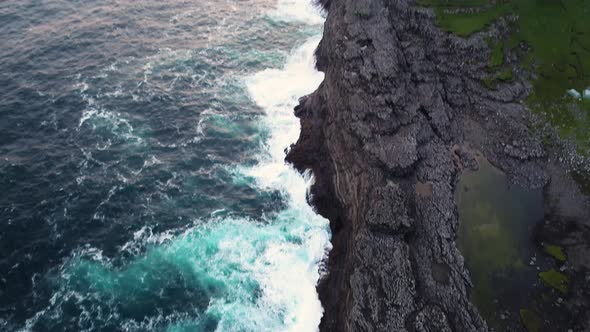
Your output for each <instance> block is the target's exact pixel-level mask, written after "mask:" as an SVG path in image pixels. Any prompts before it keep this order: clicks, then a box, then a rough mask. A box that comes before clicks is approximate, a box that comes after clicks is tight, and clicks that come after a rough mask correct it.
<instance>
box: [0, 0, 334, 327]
mask: <svg viewBox="0 0 590 332" xmlns="http://www.w3.org/2000/svg"><path fill="white" fill-rule="evenodd" d="M321 23H322V18H321V16H320V15H319V14H318V13H317V12H316V11H315V10H314V8H313V7H312V6H311V5H310V4H309V2H308V1H307V0H279V1H278V2H277V1H272V0H243V1H235V0H199V1H181V0H171V1H166V2H162V1H156V0H147V1H141V2H139V1H137V2H136V1H122V0H112V1H107V0H100V1H65V0H48V1H33V0H22V1H10V0H9V1H3V2H0V46H1V47H0V191H1V193H2V194H1V195H0V329H1V330H6V331H13V330H25V331H27V330H30V331H146V330H153V331H215V330H217V331H278V330H293V331H305V330H315V329H317V324H318V323H319V319H320V317H321V314H322V313H321V311H322V309H321V306H320V304H319V301H318V300H317V294H316V293H315V283H316V282H317V279H318V277H319V273H320V271H319V270H320V265H321V264H320V262H321V260H322V258H323V257H324V254H325V252H326V250H327V249H328V247H329V242H328V239H329V234H328V229H327V223H326V221H325V220H323V219H322V218H320V217H318V216H317V215H315V214H314V213H313V211H311V209H310V208H309V207H308V206H307V205H306V204H305V190H306V186H307V185H308V184H309V183H308V182H309V181H311V180H310V179H308V180H307V182H306V181H305V180H304V179H302V178H301V177H300V176H299V175H298V174H296V172H294V171H293V170H292V169H290V167H288V166H287V165H285V164H284V163H283V161H282V159H283V155H284V152H283V150H284V149H285V148H286V147H288V146H289V144H290V143H292V142H293V141H294V140H295V139H296V138H297V134H298V131H299V127H298V121H297V119H295V118H294V117H293V116H292V111H291V110H292V108H293V106H294V105H295V103H296V100H297V97H298V96H301V95H303V94H305V93H309V92H311V91H313V90H314V89H315V88H316V87H317V85H318V84H319V82H321V79H322V77H321V74H319V73H317V72H315V71H314V70H313V56H312V53H313V49H314V47H315V45H317V42H318V41H319V39H318V37H317V36H318V35H319V33H320V32H321Z"/></svg>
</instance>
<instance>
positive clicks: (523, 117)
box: [287, 0, 550, 332]
mask: <svg viewBox="0 0 590 332" xmlns="http://www.w3.org/2000/svg"><path fill="white" fill-rule="evenodd" d="M321 3H322V5H323V6H324V7H325V8H328V9H329V10H328V15H327V21H326V23H325V31H324V36H323V39H322V41H321V43H320V46H319V47H318V50H317V66H318V69H319V70H321V71H323V72H324V73H325V80H324V82H323V83H322V84H321V86H320V87H319V88H318V90H317V91H315V92H314V93H313V94H311V95H308V96H306V97H303V98H302V99H301V100H300V105H299V106H298V107H297V108H296V110H295V113H296V115H297V116H298V117H299V118H300V119H301V126H302V131H301V136H300V138H299V140H298V141H297V143H296V144H295V145H294V146H292V148H291V149H290V152H289V154H288V156H287V160H288V161H289V162H291V163H293V164H294V165H295V166H296V167H297V168H298V169H300V170H302V171H303V170H305V169H312V170H313V172H314V175H315V177H316V182H315V185H314V186H313V187H312V189H311V195H310V197H311V203H312V204H313V205H314V206H315V207H316V209H317V211H318V212H319V213H320V214H322V215H323V216H325V217H327V218H328V219H329V220H330V224H331V228H332V232H333V239H332V242H333V246H334V248H333V250H332V251H331V253H330V257H329V262H328V270H329V275H328V276H327V277H326V279H325V280H323V281H322V283H321V284H320V285H319V286H318V288H319V293H320V298H321V300H322V303H323V305H324V309H325V315H324V319H323V321H322V324H321V330H322V331H433V332H434V331H486V330H487V329H488V328H487V326H486V323H485V321H484V320H483V319H482V317H480V315H479V313H478V311H477V309H476V308H475V307H474V305H473V304H472V303H471V302H470V300H469V296H468V294H469V288H470V285H471V283H470V277H469V273H468V271H467V270H466V268H465V264H464V261H463V258H462V256H461V254H460V252H459V251H458V250H457V247H456V245H455V239H456V237H457V230H458V214H457V208H456V206H455V201H454V188H455V184H456V182H457V179H458V176H459V174H460V172H461V170H462V169H464V168H473V167H477V166H476V165H477V163H476V162H475V158H474V156H475V153H476V152H477V153H481V154H483V155H484V156H485V157H486V158H488V159H489V160H490V162H492V163H493V164H494V165H495V166H497V167H499V168H500V169H502V170H503V171H505V172H506V173H507V174H508V175H509V176H510V178H511V179H512V180H513V181H515V182H518V183H520V184H522V185H524V186H528V187H532V188H540V187H543V186H545V185H547V183H548V181H549V178H550V177H549V174H548V173H547V171H546V167H545V163H546V160H547V157H546V154H545V152H544V148H543V145H542V143H541V142H540V141H539V140H537V139H535V137H534V136H533V135H532V134H531V133H530V131H529V129H528V127H527V123H528V122H527V114H528V113H527V109H526V107H525V106H524V105H523V103H521V100H522V99H523V98H524V97H525V96H526V95H527V94H528V93H529V89H530V86H529V85H528V84H527V83H526V82H524V81H522V80H515V81H514V82H511V83H500V84H499V85H498V87H497V89H495V90H490V89H489V88H487V87H486V86H485V85H484V84H483V83H482V80H483V79H484V75H485V69H486V65H487V63H488V62H489V59H490V50H489V48H488V46H487V44H486V42H485V39H484V36H483V35H475V36H473V37H471V38H469V39H463V38H459V37H457V36H453V35H451V34H448V33H445V32H443V31H441V30H440V29H439V28H438V27H437V26H436V25H435V21H434V13H433V12H432V11H431V10H428V9H425V8H421V7H419V6H417V5H415V3H414V2H413V1H411V0H333V1H329V0H323V1H321Z"/></svg>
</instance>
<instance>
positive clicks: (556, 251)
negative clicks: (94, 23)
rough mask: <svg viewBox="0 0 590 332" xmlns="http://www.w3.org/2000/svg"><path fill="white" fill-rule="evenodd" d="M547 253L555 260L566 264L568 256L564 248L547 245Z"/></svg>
mask: <svg viewBox="0 0 590 332" xmlns="http://www.w3.org/2000/svg"><path fill="white" fill-rule="evenodd" d="M544 249H545V252H546V253H547V254H549V255H551V256H552V257H553V258H555V259H557V260H558V261H560V262H565V260H566V256H565V252H564V251H563V248H562V247H560V246H556V245H552V244H551V245H547V246H545V248H544Z"/></svg>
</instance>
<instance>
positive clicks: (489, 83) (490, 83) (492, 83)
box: [482, 77, 498, 90]
mask: <svg viewBox="0 0 590 332" xmlns="http://www.w3.org/2000/svg"><path fill="white" fill-rule="evenodd" d="M482 82H483V85H485V86H486V87H487V88H488V89H490V90H496V89H497V88H498V86H497V84H496V80H495V79H494V78H493V77H486V78H485V79H484V80H483V81H482Z"/></svg>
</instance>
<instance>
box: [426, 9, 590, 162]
mask: <svg viewBox="0 0 590 332" xmlns="http://www.w3.org/2000/svg"><path fill="white" fill-rule="evenodd" d="M418 3H419V4H420V5H423V6H429V7H433V8H434V9H435V11H436V14H437V20H438V23H439V25H440V26H441V27H442V28H443V29H445V30H447V31H449V32H452V33H455V34H457V35H459V36H462V37H468V36H470V35H472V34H473V33H475V32H478V31H481V30H483V29H485V28H486V27H487V26H489V25H490V24H491V23H493V22H494V21H495V20H497V19H498V18H500V17H502V16H506V15H511V16H513V17H518V20H516V22H514V23H513V29H512V34H511V36H510V37H509V38H508V39H507V40H501V41H493V40H489V41H488V43H489V44H490V48H491V50H492V52H491V59H490V68H496V70H497V71H499V72H500V73H501V74H492V75H491V76H492V77H491V78H490V80H491V82H490V81H484V82H483V83H484V84H486V85H487V86H488V87H493V86H494V82H495V81H497V80H502V79H503V78H507V77H508V75H507V73H506V72H502V71H503V70H504V71H505V70H506V69H505V68H503V67H502V65H503V64H504V61H503V60H504V59H503V55H504V51H505V49H507V50H514V51H516V47H517V45H519V43H521V42H524V43H526V45H528V47H529V48H530V52H529V53H528V54H524V55H522V56H521V60H522V63H521V64H522V66H523V67H525V68H533V69H534V72H535V74H536V75H535V78H534V79H533V80H532V82H533V87H534V89H533V93H532V94H531V95H530V96H529V98H528V99H527V103H528V105H529V107H530V108H531V109H532V110H533V111H535V112H536V113H537V114H540V115H542V116H543V118H544V119H545V120H546V121H548V122H549V123H551V124H552V125H553V126H554V127H555V128H557V130H558V131H559V133H560V134H561V136H562V137H563V138H569V139H572V140H573V141H574V142H576V143H577V144H578V146H579V148H580V151H581V152H583V153H588V152H589V151H590V130H588V128H590V101H589V100H576V99H575V98H573V97H571V96H569V95H567V94H566V91H567V90H568V89H572V88H573V89H576V90H577V91H579V92H583V90H584V89H586V88H588V87H590V19H588V17H590V1H587V0H567V1H566V0H496V1H490V0H418ZM502 73H504V74H502ZM494 75H499V76H494Z"/></svg>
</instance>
